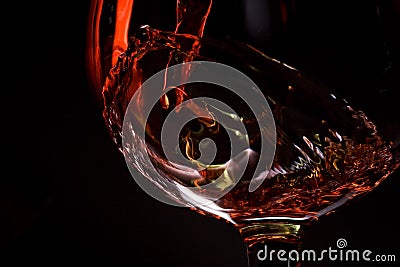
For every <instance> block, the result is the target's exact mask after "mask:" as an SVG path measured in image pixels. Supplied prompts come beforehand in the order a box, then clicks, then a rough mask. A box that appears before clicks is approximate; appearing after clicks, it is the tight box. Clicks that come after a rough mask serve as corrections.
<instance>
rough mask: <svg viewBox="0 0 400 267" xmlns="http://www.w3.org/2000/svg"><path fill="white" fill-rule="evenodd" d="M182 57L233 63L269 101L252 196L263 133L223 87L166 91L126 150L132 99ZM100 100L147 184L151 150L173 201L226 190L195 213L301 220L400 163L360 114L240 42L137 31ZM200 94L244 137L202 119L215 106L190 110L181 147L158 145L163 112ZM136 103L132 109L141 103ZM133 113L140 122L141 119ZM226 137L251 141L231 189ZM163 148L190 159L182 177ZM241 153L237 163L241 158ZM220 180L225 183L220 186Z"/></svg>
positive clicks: (115, 133) (364, 188)
mask: <svg viewBox="0 0 400 267" xmlns="http://www.w3.org/2000/svg"><path fill="white" fill-rule="evenodd" d="M171 58H173V60H174V61H171ZM188 59H190V60H193V61H196V60H208V61H215V62H221V63H224V64H227V65H229V66H232V67H235V68H237V69H238V70H240V71H242V72H243V73H245V74H246V75H248V76H249V77H250V78H251V79H252V80H253V81H254V82H255V83H256V84H257V85H258V86H259V88H260V89H261V91H262V93H263V94H264V95H265V97H266V98H267V99H268V102H269V105H270V106H271V109H272V112H273V115H274V119H275V123H276V133H277V144H276V153H275V158H274V161H273V165H272V167H271V169H270V170H269V172H268V173H266V174H265V175H266V179H265V181H264V182H263V183H262V185H261V186H260V187H259V188H258V189H257V190H256V191H254V192H249V190H248V187H249V183H250V179H251V178H252V174H253V172H254V166H255V164H256V162H257V161H258V159H259V155H260V135H261V134H262V133H261V132H260V129H259V128H258V126H257V120H256V119H255V116H254V114H251V110H250V109H249V107H247V106H246V103H245V102H243V101H240V99H239V98H238V97H237V96H235V95H234V94H233V93H232V92H230V91H229V90H226V89H224V88H222V87H217V86H213V85H210V84H201V83H198V84H190V85H185V86H184V87H181V88H176V89H175V90H171V91H169V92H168V93H166V95H165V98H163V99H161V101H160V102H159V103H158V104H156V105H154V107H153V110H152V112H151V114H150V116H149V118H148V119H147V121H146V123H145V124H143V127H145V128H146V139H145V140H135V138H137V135H135V134H134V133H132V134H131V135H128V136H125V140H126V142H128V143H129V142H130V144H135V145H133V146H131V147H130V149H129V150H124V146H126V144H123V142H122V127H123V118H124V114H125V113H126V112H127V111H126V108H127V106H128V103H129V101H130V100H131V98H132V95H134V94H135V92H136V91H137V90H138V88H139V87H140V86H141V85H142V84H143V82H144V81H146V80H147V79H148V78H150V77H151V76H152V75H153V74H155V73H157V72H158V71H161V70H163V69H165V68H166V67H167V66H171V65H173V64H177V63H178V62H185V61H186V60H188ZM187 75H189V74H188V73H183V74H182V80H185V79H187ZM160 90H164V88H160ZM103 95H104V100H105V102H104V103H105V110H104V117H105V119H106V122H107V126H108V128H109V130H110V133H111V135H112V136H113V138H114V140H115V142H116V143H117V144H118V146H119V148H120V149H121V151H123V152H124V153H126V154H127V155H126V157H127V158H128V160H127V163H128V164H131V166H130V167H132V168H136V169H138V170H141V172H142V174H143V175H145V176H147V177H148V179H149V180H151V179H154V181H153V182H154V183H156V184H158V185H159V186H160V187H161V188H163V182H162V181H160V180H157V179H156V178H155V177H152V176H151V175H149V174H148V172H147V171H146V168H148V163H147V162H145V160H144V158H143V157H141V156H140V155H142V154H143V153H148V154H149V155H150V158H151V163H152V167H154V168H155V169H156V170H157V171H158V172H159V173H161V174H162V175H161V176H162V177H164V178H165V179H166V180H169V181H173V182H174V183H176V184H177V185H179V186H177V187H176V188H174V189H171V188H170V187H164V189H165V190H166V191H168V194H170V195H171V196H172V197H173V198H176V199H179V198H181V193H182V190H184V188H185V187H186V188H190V187H201V186H203V185H211V186H209V187H208V188H207V190H208V191H206V192H203V193H204V194H205V195H209V196H210V197H212V196H213V195H215V194H218V192H219V190H222V189H225V188H228V187H230V186H231V187H232V189H231V190H230V191H229V192H228V193H227V194H226V195H224V196H223V197H222V198H220V199H217V200H216V201H214V202H213V203H212V204H211V205H205V206H199V207H196V210H197V211H200V212H201V211H202V210H204V211H206V212H207V213H208V214H211V215H214V216H217V217H223V218H225V219H227V220H230V221H234V222H241V221H243V220H251V219H254V218H265V217H274V218H281V217H285V218H299V219H304V218H312V217H314V216H320V215H321V214H325V213H328V212H330V211H333V210H334V209H335V208H336V207H338V206H340V205H341V204H343V203H344V202H346V201H347V200H348V199H351V198H353V197H355V196H358V195H362V194H364V193H366V192H369V191H371V190H372V189H373V188H374V187H376V186H377V185H378V184H379V183H380V182H381V181H383V180H384V179H385V178H386V177H387V176H388V175H389V174H390V173H392V172H393V171H394V170H395V169H396V168H397V167H398V165H399V161H398V160H397V161H396V159H395V158H394V157H393V155H392V153H391V151H390V145H389V144H387V143H386V142H385V141H384V140H383V139H382V137H381V136H380V135H379V131H378V130H379V129H377V127H376V126H375V124H374V123H373V122H372V121H370V120H369V119H368V117H367V116H366V115H365V114H364V113H363V112H362V111H359V110H357V109H355V108H353V107H352V106H351V105H350V104H349V103H347V101H346V100H345V99H341V98H340V97H338V96H335V95H334V94H333V92H331V91H329V90H328V89H326V88H324V87H323V86H322V85H320V84H318V83H316V82H313V81H312V80H310V79H308V78H307V77H306V76H305V75H304V74H302V73H301V72H299V71H298V70H296V69H294V68H291V67H290V66H287V65H285V64H283V63H281V62H279V61H277V60H275V59H271V58H269V57H268V56H266V55H265V54H263V53H261V52H260V51H258V50H257V49H254V48H252V47H251V46H249V45H247V44H245V43H240V42H235V41H231V42H228V41H220V40H212V39H207V38H199V37H198V36H195V35H192V34H187V33H186V34H179V33H172V32H163V31H160V30H156V29H152V28H150V27H143V28H142V32H140V33H138V34H137V35H136V36H132V37H131V39H130V45H129V47H128V49H127V50H126V51H125V52H124V53H123V54H122V55H121V56H120V57H119V60H118V63H117V64H116V66H115V67H114V68H112V69H111V71H110V73H109V76H108V78H107V80H106V83H105V86H104V91H103ZM199 96H207V97H210V98H214V99H219V100H221V101H225V102H226V103H227V104H228V105H229V106H231V107H232V108H233V109H234V110H235V111H236V112H237V114H238V116H237V117H235V116H231V115H232V114H229V112H227V111H226V112H223V113H224V114H225V115H226V116H228V117H231V118H233V119H232V120H238V121H240V122H242V124H243V125H244V126H245V128H246V130H247V131H246V132H243V131H241V130H240V129H223V127H222V126H221V125H219V123H218V121H217V120H213V119H210V117H212V116H205V113H207V112H208V113H209V114H210V113H212V112H213V107H211V108H210V107H207V108H205V107H204V106H199V105H193V106H192V110H193V112H194V113H196V114H197V115H198V116H197V118H196V119H194V120H192V121H190V122H188V123H187V125H184V127H183V128H182V130H181V131H180V133H179V137H178V138H179V147H170V146H168V145H167V146H165V145H163V144H162V141H161V130H162V123H163V122H164V121H165V119H166V118H167V116H168V114H169V113H170V112H171V111H172V110H173V109H174V108H176V107H179V105H180V104H181V103H182V102H183V101H184V100H190V99H192V98H196V97H199ZM139 99H140V102H138V103H136V104H137V105H140V104H143V103H145V102H146V101H147V100H146V99H145V98H143V99H141V98H139ZM166 99H168V100H166ZM163 101H168V103H169V104H168V105H166V104H165V103H163ZM203 115H204V116H203ZM136 116H137V117H139V118H140V117H141V114H136ZM229 131H235V132H236V133H237V134H238V135H243V136H245V137H246V138H247V139H248V140H249V144H250V147H249V148H248V149H246V150H243V151H241V153H243V155H244V154H245V155H246V156H248V158H249V163H248V164H247V166H246V170H245V172H244V175H243V176H242V177H239V178H240V180H239V182H238V183H237V184H235V182H236V179H231V177H230V176H229V175H224V173H227V172H228V171H229V168H230V167H229V166H230V165H229V164H228V163H229V160H230V159H231V158H232V155H230V154H228V152H229V149H227V148H228V147H229V146H232V145H236V144H229V142H228V141H229V140H228V138H227V133H228V132H229ZM203 139H207V140H212V141H213V143H214V144H215V145H216V155H215V157H214V160H213V162H212V163H211V164H208V165H207V164H206V165H203V166H202V167H203V168H201V170H199V169H198V167H199V166H201V165H202V162H201V161H199V158H201V154H202V153H201V146H202V145H203V149H206V150H207V149H208V148H207V147H208V146H209V144H207V143H205V144H202V143H201V140H203ZM211 148H212V147H210V149H211ZM166 149H167V150H170V151H174V152H173V153H176V152H177V151H179V152H180V153H181V154H182V155H184V156H185V157H186V159H187V160H188V161H189V162H191V163H192V165H191V166H186V168H187V170H190V171H186V172H184V173H182V171H181V169H180V168H179V167H177V164H176V162H170V161H169V160H168V158H167V157H166V156H165V150H166ZM241 153H238V154H237V155H233V157H236V159H237V160H238V161H240V160H241V159H240V157H241V156H243V155H242V154H241ZM146 166H147V167H146ZM221 175H222V176H223V177H224V178H226V179H223V180H221V181H220V182H216V179H217V178H218V177H220V176H221ZM189 198H190V197H189ZM194 198H195V196H194ZM186 201H187V200H186ZM189 202H190V201H189ZM193 205H194V204H193Z"/></svg>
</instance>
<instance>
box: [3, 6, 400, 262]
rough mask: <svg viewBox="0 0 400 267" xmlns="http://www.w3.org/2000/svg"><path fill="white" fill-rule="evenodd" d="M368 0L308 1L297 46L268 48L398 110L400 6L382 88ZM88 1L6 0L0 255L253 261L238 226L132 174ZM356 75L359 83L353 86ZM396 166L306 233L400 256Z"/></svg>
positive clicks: (359, 97)
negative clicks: (93, 59)
mask: <svg viewBox="0 0 400 267" xmlns="http://www.w3.org/2000/svg"><path fill="white" fill-rule="evenodd" d="M314 2H318V1H314ZM321 2H323V1H321ZM328 2H329V1H328ZM366 2H368V1H355V2H353V5H352V6H346V4H345V3H346V1H334V2H333V1H330V2H329V3H331V6H330V7H329V8H328V7H326V6H323V5H322V4H320V5H318V4H317V3H314V5H311V4H310V6H303V9H304V10H308V11H307V12H310V14H311V13H312V14H314V17H313V16H305V15H304V17H303V18H304V19H303V20H301V19H300V18H299V23H300V22H301V23H302V24H299V25H303V26H304V27H303V28H301V27H300V28H301V29H302V30H301V29H300V30H299V31H297V33H296V34H297V35H296V36H297V37H296V36H295V37H293V38H295V39H296V40H297V42H294V43H292V41H293V40H289V41H288V40H286V39H285V40H286V44H287V46H286V47H285V49H287V50H284V51H286V52H287V53H286V54H285V53H283V52H282V51H279V50H278V49H276V48H275V50H271V51H273V52H274V53H276V55H277V56H281V57H282V58H285V57H286V58H285V60H287V61H288V62H290V63H293V64H295V65H297V66H299V67H301V68H304V69H305V70H307V71H309V72H310V73H312V74H314V75H315V76H316V77H318V78H319V79H320V80H322V81H324V82H325V83H327V84H329V85H331V86H334V87H336V88H338V87H340V86H342V85H343V87H342V91H341V92H342V93H343V95H346V96H347V97H348V98H350V99H351V100H354V101H355V102H356V103H357V104H358V105H359V106H360V107H362V108H366V109H368V108H370V109H371V110H372V108H371V106H374V105H375V106H376V105H378V107H379V108H378V110H379V109H382V114H386V115H387V114H389V113H390V114H392V115H393V114H398V113H396V112H398V111H397V106H396V103H398V100H397V99H396V97H395V93H394V89H400V88H398V87H399V86H398V85H397V84H396V81H395V80H396V79H395V78H394V77H397V76H396V75H397V74H398V63H399V61H398V53H399V49H398V46H399V43H398V39H397V37H394V36H395V35H396V34H395V32H396V26H397V25H400V24H399V23H398V22H399V19H398V15H399V13H398V12H399V10H397V11H396V9H395V8H394V7H391V8H390V9H388V10H389V11H388V12H389V13H388V14H389V15H390V16H388V18H389V19H388V22H387V23H386V24H385V32H386V33H387V36H388V38H389V39H387V40H389V41H388V43H389V46H390V48H391V51H392V54H391V59H392V70H391V71H390V75H389V78H386V77H384V78H385V82H386V83H385V86H386V87H385V88H386V89H385V88H383V89H385V90H384V91H385V92H386V93H387V94H389V96H390V97H389V99H391V100H390V101H389V102H384V101H383V100H382V99H383V98H382V97H381V98H382V99H379V97H375V96H377V95H379V94H378V93H377V92H381V91H382V90H381V91H379V88H378V89H377V87H379V86H378V85H381V83H380V81H382V79H383V78H382V77H383V76H382V75H381V74H380V66H384V63H383V65H381V63H382V62H384V59H383V60H382V57H381V56H382V55H381V54H380V53H381V52H382V51H383V50H380V48H379V45H380V41H379V38H380V36H378V35H377V32H376V31H374V30H373V29H372V30H371V28H368V27H367V28H366V27H364V26H365V25H366V24H364V23H363V19H365V21H370V20H369V18H368V17H362V16H363V15H362V14H364V13H363V12H362V11H363V8H362V7H363V6H365V5H363V3H366ZM387 2H388V3H389V1H387ZM88 4H89V2H88V1H87V0H85V1H63V2H59V1H53V2H49V3H44V2H36V1H33V2H29V3H18V2H16V3H13V4H11V3H8V4H7V5H5V4H2V9H1V10H2V14H3V15H4V16H2V17H1V20H2V21H1V25H2V38H1V43H2V44H3V45H2V47H3V48H2V52H1V55H2V60H3V61H2V62H3V64H2V65H3V71H2V78H1V92H2V93H1V103H2V113H1V115H2V116H1V124H2V126H1V130H2V134H3V138H2V148H3V149H2V152H3V158H5V161H4V160H3V163H2V167H3V168H2V175H1V178H0V266H12V265H17V264H22V266H25V265H27V266H29V265H33V264H39V266H40V265H44V264H46V265H47V264H49V265H52V266H60V265H73V266H76V265H80V264H82V265H83V266H85V265H86V266H99V265H111V266H245V262H246V254H245V246H244V244H243V243H242V242H241V239H240V236H239V235H238V233H236V231H235V229H234V228H233V227H232V226H230V225H227V224H225V223H224V222H221V221H217V220H215V219H210V218H206V217H205V216H202V215H199V214H197V213H194V212H192V211H190V210H188V209H185V208H176V207H171V206H167V205H164V204H162V203H159V202H158V201H156V200H154V199H152V198H151V197H149V196H148V195H147V194H146V193H144V192H143V191H142V190H141V189H140V188H139V187H138V186H137V185H136V184H135V182H134V180H133V179H132V178H131V176H130V174H129V171H128V169H127V167H126V165H125V162H124V159H123V157H122V155H121V154H120V153H119V152H118V151H117V150H116V148H115V146H114V144H113V143H112V141H111V139H110V138H109V136H108V133H107V132H106V128H105V126H104V124H103V120H102V118H101V113H100V112H101V111H100V110H99V108H98V106H97V104H96V103H95V101H94V98H93V94H92V92H91V91H90V89H89V86H88V82H87V79H86V65H85V38H86V37H85V36H86V21H87V12H88ZM311 7H314V9H318V8H319V10H317V11H315V10H313V9H312V8H311ZM308 8H311V9H308ZM332 8H333V9H332ZM321 10H322V11H323V12H321ZM341 11H343V12H344V13H340V12H341ZM357 11H359V12H357ZM304 12H305V11H304ZM324 12H325V13H324ZM396 12H397V15H396ZM316 14H317V15H316ZM343 14H344V15H343ZM5 15H9V16H5ZM365 21H364V22H365ZM349 22H353V23H351V24H350V25H353V26H349V24H348V23H349ZM355 24H356V26H354V25H355ZM335 25H336V26H337V27H333V26H335ZM357 25H358V26H357ZM371 25H375V24H373V23H372V24H371ZM325 26H327V28H326V27H325ZM326 29H328V30H329V29H330V31H329V32H330V33H329V34H328V33H327V32H326ZM333 29H334V30H333ZM396 36H397V35H396ZM340 37H342V39H341V38H340ZM377 38H378V39H377ZM343 39H346V40H347V41H346V42H342V41H343ZM341 40H342V41H341ZM371 51H373V53H369V52H371ZM376 51H378V52H376ZM375 52H376V54H375ZM349 58H350V59H351V60H349ZM374 74H375V75H374ZM353 86H356V87H357V90H358V91H357V90H356V92H357V94H355V93H354V91H353V92H352V93H350V91H349V90H348V89H349V88H351V87H353ZM360 88H361V89H360ZM380 89H382V88H380ZM361 92H363V94H359V93H361ZM386 96H387V95H386ZM385 99H386V98H385ZM379 101H381V102H379ZM373 110H377V109H375V107H374V109H373ZM378 113H379V112H378ZM378 113H374V114H373V115H372V116H377V117H379V116H382V114H381V113H379V114H378ZM396 116H397V115H396ZM396 116H395V119H396V118H399V117H396ZM397 121H398V119H397ZM4 167H5V168H4ZM399 178H400V175H399V173H398V172H397V173H396V174H395V175H393V176H392V177H391V178H390V179H388V180H386V181H384V182H383V183H382V184H381V185H380V186H379V187H378V188H377V190H375V191H373V192H372V193H370V194H369V195H367V196H366V197H365V198H363V200H362V201H357V202H355V203H352V204H351V205H349V206H346V207H345V208H343V209H341V210H339V211H337V212H336V213H333V214H331V215H329V216H326V217H323V218H321V219H320V221H318V222H317V223H316V224H314V225H313V226H312V227H311V228H310V229H309V232H308V234H307V235H306V237H305V241H304V247H305V248H309V249H324V248H328V247H329V246H331V247H336V240H337V239H338V238H345V239H346V240H347V242H348V246H349V248H353V249H369V250H371V251H373V252H374V253H381V254H396V257H397V261H399V260H400V253H399V245H398V240H399V238H400V233H399V231H398V221H397V219H396V217H395V215H397V214H396V213H397V212H398V210H399V209H398V203H399V201H400V198H399V195H400V194H399V193H400V190H399V185H400V182H399ZM323 264H324V265H326V264H327V265H331V266H365V265H367V264H365V263H364V262H361V263H358V265H357V264H356V263H351V264H350V263H348V262H347V263H346V262H342V263H340V262H328V261H327V262H323ZM321 265H322V264H321ZM395 265H396V264H394V263H386V264H384V263H381V264H379V266H395ZM304 266H314V265H313V264H310V263H307V264H304ZM315 266H318V265H317V264H316V265H315ZM368 266H369V265H368ZM370 266H374V264H371V265H370Z"/></svg>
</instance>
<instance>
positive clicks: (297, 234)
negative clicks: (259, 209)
mask: <svg viewBox="0 0 400 267" xmlns="http://www.w3.org/2000/svg"><path fill="white" fill-rule="evenodd" d="M304 227H305V226H304V225H299V224H293V223H281V222H267V223H265V222H264V223H250V224H244V225H239V226H238V230H239V232H240V234H241V236H242V238H243V240H244V242H245V243H246V247H247V259H248V267H281V266H282V267H283V266H285V267H288V266H289V267H294V266H295V267H299V266H300V263H301V262H300V260H301V253H300V249H301V245H302V240H303V232H304Z"/></svg>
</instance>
